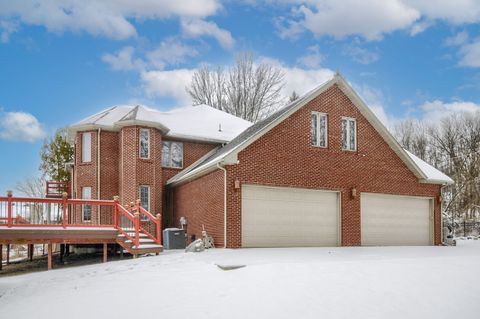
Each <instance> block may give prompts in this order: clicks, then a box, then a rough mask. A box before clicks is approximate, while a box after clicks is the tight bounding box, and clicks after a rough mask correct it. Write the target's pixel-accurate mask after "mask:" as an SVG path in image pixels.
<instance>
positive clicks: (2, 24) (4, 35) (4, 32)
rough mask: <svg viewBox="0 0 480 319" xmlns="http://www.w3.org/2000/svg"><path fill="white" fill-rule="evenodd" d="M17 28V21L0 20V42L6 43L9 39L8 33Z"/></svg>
mask: <svg viewBox="0 0 480 319" xmlns="http://www.w3.org/2000/svg"><path fill="white" fill-rule="evenodd" d="M17 29H18V23H16V22H15V21H7V20H0V43H7V42H8V41H9V40H10V34H12V33H14V32H16V31H17Z"/></svg>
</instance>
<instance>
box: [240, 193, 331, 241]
mask: <svg viewBox="0 0 480 319" xmlns="http://www.w3.org/2000/svg"><path fill="white" fill-rule="evenodd" d="M338 238H339V195H338V193H337V192H331V191H322V190H311V189H301V188H288V187H267V186H253V185H243V186H242V247H295V246H338Z"/></svg>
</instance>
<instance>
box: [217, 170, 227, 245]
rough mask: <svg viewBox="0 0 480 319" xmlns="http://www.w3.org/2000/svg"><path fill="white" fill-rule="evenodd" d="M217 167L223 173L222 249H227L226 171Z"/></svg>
mask: <svg viewBox="0 0 480 319" xmlns="http://www.w3.org/2000/svg"><path fill="white" fill-rule="evenodd" d="M217 167H218V168H219V169H221V170H222V171H223V224H224V228H223V248H227V170H226V169H225V167H223V166H221V165H220V163H217Z"/></svg>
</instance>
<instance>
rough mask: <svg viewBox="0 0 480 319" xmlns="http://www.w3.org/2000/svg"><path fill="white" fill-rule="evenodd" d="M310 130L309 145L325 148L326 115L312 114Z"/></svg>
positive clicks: (326, 139)
mask: <svg viewBox="0 0 480 319" xmlns="http://www.w3.org/2000/svg"><path fill="white" fill-rule="evenodd" d="M310 130H311V144H312V145H313V146H319V147H327V144H328V137H327V136H328V118H327V114H325V113H318V112H312V115H311V127H310Z"/></svg>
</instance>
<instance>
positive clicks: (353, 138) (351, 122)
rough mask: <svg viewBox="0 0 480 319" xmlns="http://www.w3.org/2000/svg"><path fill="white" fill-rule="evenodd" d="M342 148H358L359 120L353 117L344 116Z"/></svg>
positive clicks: (353, 149)
mask: <svg viewBox="0 0 480 319" xmlns="http://www.w3.org/2000/svg"><path fill="white" fill-rule="evenodd" d="M342 149H343V150H348V151H356V150H357V121H356V120H355V119H352V118H348V117H344V118H342Z"/></svg>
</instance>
